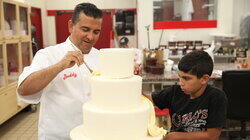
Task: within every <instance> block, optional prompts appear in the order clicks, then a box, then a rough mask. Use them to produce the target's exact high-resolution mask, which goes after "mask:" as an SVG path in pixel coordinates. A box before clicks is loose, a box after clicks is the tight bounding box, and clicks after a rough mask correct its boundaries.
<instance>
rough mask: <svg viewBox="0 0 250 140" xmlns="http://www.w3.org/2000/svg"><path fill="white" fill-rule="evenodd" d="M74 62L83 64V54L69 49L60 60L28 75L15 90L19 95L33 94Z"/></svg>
mask: <svg viewBox="0 0 250 140" xmlns="http://www.w3.org/2000/svg"><path fill="white" fill-rule="evenodd" d="M75 64H77V65H78V66H79V65H81V64H83V55H82V54H81V53H80V52H78V51H70V52H68V53H67V54H66V55H65V56H64V58H63V59H62V60H61V61H60V62H58V63H56V64H54V65H52V66H49V67H47V68H45V69H42V70H39V71H37V72H34V73H32V74H31V75H29V76H28V77H27V78H26V79H25V80H24V81H23V82H22V83H21V84H20V86H19V87H18V89H17V91H18V93H19V94H20V95H31V94H35V93H37V92H39V91H40V90H42V89H43V88H44V87H46V86H47V85H48V84H49V83H50V82H51V81H52V80H53V79H54V78H55V77H56V75H57V74H58V73H59V72H61V71H62V70H64V69H66V68H70V67H72V66H74V65H75Z"/></svg>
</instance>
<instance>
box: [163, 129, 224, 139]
mask: <svg viewBox="0 0 250 140" xmlns="http://www.w3.org/2000/svg"><path fill="white" fill-rule="evenodd" d="M221 129H222V128H208V129H207V131H198V132H171V133H169V134H168V135H166V136H165V137H164V140H219V137H220V133H221Z"/></svg>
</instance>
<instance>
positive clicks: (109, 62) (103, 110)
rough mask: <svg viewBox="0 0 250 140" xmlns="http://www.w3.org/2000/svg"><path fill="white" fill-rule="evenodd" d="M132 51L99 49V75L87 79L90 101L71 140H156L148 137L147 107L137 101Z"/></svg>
mask: <svg viewBox="0 0 250 140" xmlns="http://www.w3.org/2000/svg"><path fill="white" fill-rule="evenodd" d="M134 55H135V52H134V49H124V48H112V49H101V50H100V75H93V76H92V77H91V78H90V83H91V100H90V101H89V102H87V103H85V104H84V105H83V125H81V126H78V127H76V128H74V129H73V130H72V131H71V133H70V137H71V139H73V140H160V139H161V138H162V135H159V136H154V137H153V136H149V134H148V124H149V121H150V115H151V113H152V112H150V111H152V110H150V107H151V106H150V105H149V103H148V101H146V100H143V99H142V98H141V88H142V78H141V77H140V76H137V75H134V74H133V71H134Z"/></svg>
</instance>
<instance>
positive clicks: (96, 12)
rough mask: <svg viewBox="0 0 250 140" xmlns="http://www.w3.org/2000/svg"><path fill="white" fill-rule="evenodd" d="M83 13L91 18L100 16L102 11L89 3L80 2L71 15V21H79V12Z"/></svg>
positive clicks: (74, 22)
mask: <svg viewBox="0 0 250 140" xmlns="http://www.w3.org/2000/svg"><path fill="white" fill-rule="evenodd" d="M81 12H82V13H84V14H85V15H86V16H89V17H93V18H102V11H101V10H100V9H98V8H97V7H96V6H95V5H94V4H91V3H80V4H78V5H76V7H75V9H74V13H73V15H72V23H73V24H76V23H77V22H78V21H79V15H80V13H81Z"/></svg>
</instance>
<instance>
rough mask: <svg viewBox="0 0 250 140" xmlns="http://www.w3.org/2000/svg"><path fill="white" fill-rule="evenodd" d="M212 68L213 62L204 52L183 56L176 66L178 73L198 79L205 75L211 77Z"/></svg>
mask: <svg viewBox="0 0 250 140" xmlns="http://www.w3.org/2000/svg"><path fill="white" fill-rule="evenodd" d="M213 67H214V65H213V60H212V58H211V57H210V55H209V54H208V53H207V52H205V51H193V52H190V53H188V54H186V55H185V56H183V57H182V58H181V60H180V61H179V64H178V69H179V70H180V71H183V72H185V73H189V74H192V75H196V76H197V77H198V78H201V77H202V76H203V75H205V74H208V75H209V76H211V74H212V72H213Z"/></svg>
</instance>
